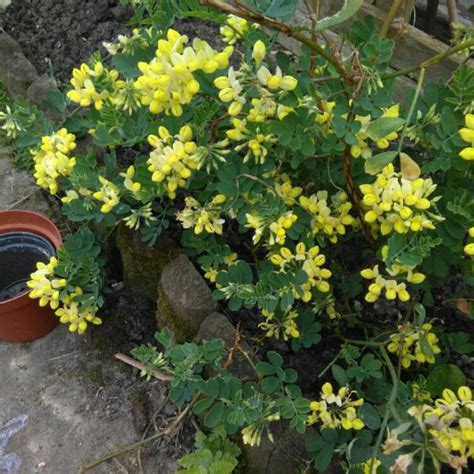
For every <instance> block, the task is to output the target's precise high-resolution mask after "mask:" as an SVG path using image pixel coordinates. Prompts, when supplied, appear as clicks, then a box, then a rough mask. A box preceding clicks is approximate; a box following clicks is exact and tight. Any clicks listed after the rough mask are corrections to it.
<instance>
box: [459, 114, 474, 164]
mask: <svg viewBox="0 0 474 474" xmlns="http://www.w3.org/2000/svg"><path fill="white" fill-rule="evenodd" d="M464 122H465V124H466V126H465V127H464V128H461V130H459V135H460V137H461V138H462V140H463V141H465V142H467V143H468V144H469V145H468V146H467V147H466V148H463V149H462V150H461V151H460V152H459V156H460V157H461V158H462V159H463V160H468V161H473V160H474V114H466V116H465V117H464Z"/></svg>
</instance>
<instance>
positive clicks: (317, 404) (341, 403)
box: [307, 382, 365, 431]
mask: <svg viewBox="0 0 474 474" xmlns="http://www.w3.org/2000/svg"><path fill="white" fill-rule="evenodd" d="M353 394H355V392H354V391H351V390H350V389H349V387H341V388H340V389H339V390H338V391H337V393H335V392H334V389H333V387H332V385H331V384H330V383H329V382H326V383H325V384H324V385H323V386H322V387H321V394H320V400H319V401H313V402H311V403H310V406H309V408H310V410H311V414H310V415H309V416H308V419H307V424H308V425H312V424H314V423H316V422H320V423H321V427H322V428H332V429H338V428H343V429H344V430H352V429H353V430H356V431H358V430H361V429H362V428H364V426H365V424H364V422H363V421H362V420H361V419H360V418H359V417H358V416H357V408H358V407H360V406H362V405H363V404H364V400H363V399H362V398H359V399H357V400H353V399H352V395H353Z"/></svg>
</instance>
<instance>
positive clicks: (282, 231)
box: [245, 211, 298, 245]
mask: <svg viewBox="0 0 474 474" xmlns="http://www.w3.org/2000/svg"><path fill="white" fill-rule="evenodd" d="M245 217H246V219H247V224H245V227H248V228H251V229H255V233H254V234H253V237H252V241H253V243H254V244H257V243H258V242H260V239H261V238H262V237H263V234H264V232H265V230H266V229H267V228H268V229H269V230H270V236H269V238H268V244H269V245H275V244H278V245H284V244H285V240H286V231H287V230H288V229H290V228H291V227H292V226H293V224H294V223H295V222H296V220H297V219H298V218H297V216H296V215H295V214H293V212H291V211H287V212H285V213H284V214H283V215H281V216H280V217H279V218H278V219H277V220H276V221H273V222H272V221H269V220H268V218H266V217H264V216H260V215H258V214H252V213H247V214H245Z"/></svg>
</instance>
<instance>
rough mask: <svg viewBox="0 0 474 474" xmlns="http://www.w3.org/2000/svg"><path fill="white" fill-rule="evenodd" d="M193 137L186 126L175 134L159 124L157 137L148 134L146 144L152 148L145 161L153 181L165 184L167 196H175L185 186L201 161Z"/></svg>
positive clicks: (189, 128)
mask: <svg viewBox="0 0 474 474" xmlns="http://www.w3.org/2000/svg"><path fill="white" fill-rule="evenodd" d="M192 138H193V132H192V130H191V127H190V126H189V125H184V126H183V127H181V129H180V131H179V133H178V134H177V135H174V136H172V135H171V134H170V133H169V131H168V130H167V129H166V128H165V127H159V129H158V136H157V135H149V136H148V143H149V144H150V145H151V146H152V147H153V148H154V149H153V151H152V152H151V153H150V157H149V158H148V160H147V164H148V170H149V171H150V172H151V173H152V176H151V179H152V181H154V182H155V183H162V182H165V183H166V193H167V194H168V197H169V198H170V199H174V198H175V197H176V190H177V189H178V188H179V187H181V188H183V187H184V186H185V185H186V180H187V179H188V178H189V177H190V176H191V172H192V170H195V169H197V168H198V167H199V166H200V164H201V158H200V153H199V149H198V147H197V145H196V143H195V142H193V141H192Z"/></svg>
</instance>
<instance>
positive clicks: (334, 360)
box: [318, 344, 346, 378]
mask: <svg viewBox="0 0 474 474" xmlns="http://www.w3.org/2000/svg"><path fill="white" fill-rule="evenodd" d="M344 347H346V345H345V344H343V346H342V347H341V349H340V350H339V352H338V353H337V354H336V357H334V359H333V360H332V361H331V362H329V364H328V365H327V366H326V367H325V368H324V369H323V370H322V371H321V372H320V374H319V375H318V378H321V377H322V376H323V375H324V374H325V373H326V372H327V371H328V370H329V369H330V368H331V367H332V366H333V365H334V364H335V363H336V362H337V360H338V359H339V357H341V352H342V350H343V349H344Z"/></svg>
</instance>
